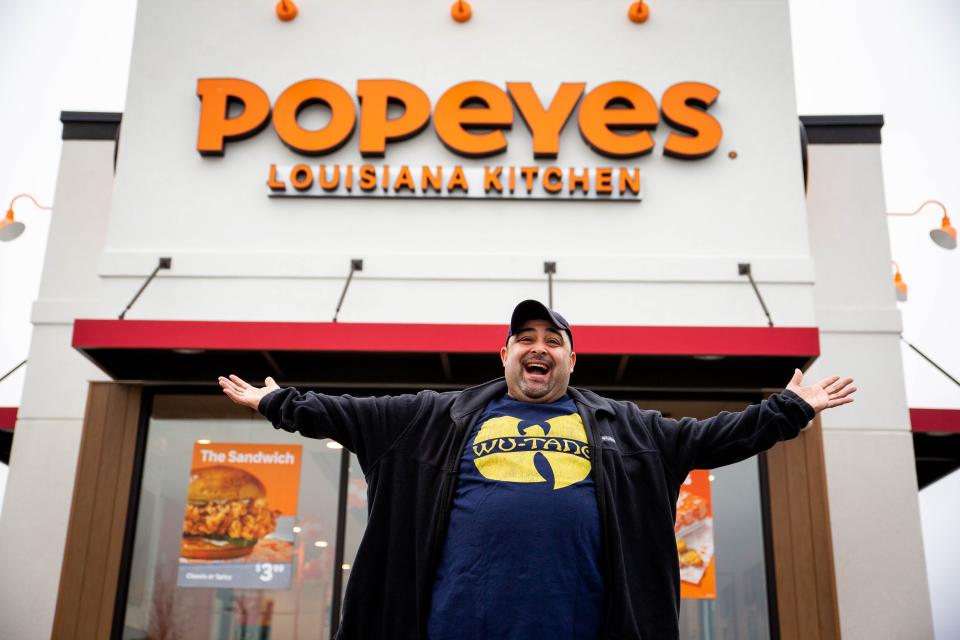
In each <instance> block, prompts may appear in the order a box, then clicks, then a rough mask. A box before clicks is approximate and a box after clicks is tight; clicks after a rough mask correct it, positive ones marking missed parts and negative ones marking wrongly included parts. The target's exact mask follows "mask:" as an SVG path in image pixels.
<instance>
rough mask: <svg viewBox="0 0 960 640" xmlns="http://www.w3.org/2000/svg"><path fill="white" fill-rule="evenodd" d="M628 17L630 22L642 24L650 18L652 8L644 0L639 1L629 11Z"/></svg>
mask: <svg viewBox="0 0 960 640" xmlns="http://www.w3.org/2000/svg"><path fill="white" fill-rule="evenodd" d="M627 17H628V18H630V22H633V23H635V24H642V23H644V22H646V21H647V19H648V18H649V17H650V7H648V6H647V3H646V2H644V1H643V0H638V2H634V3H633V4H631V5H630V8H629V9H627Z"/></svg>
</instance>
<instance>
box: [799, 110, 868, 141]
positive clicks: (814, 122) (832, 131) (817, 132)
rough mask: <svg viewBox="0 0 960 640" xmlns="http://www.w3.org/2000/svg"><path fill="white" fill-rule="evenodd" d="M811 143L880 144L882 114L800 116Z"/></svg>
mask: <svg viewBox="0 0 960 640" xmlns="http://www.w3.org/2000/svg"><path fill="white" fill-rule="evenodd" d="M800 122H801V123H802V124H803V127H804V129H806V131H807V142H808V143H809V144H880V142H881V140H880V129H881V128H883V116H882V115H863V116H800Z"/></svg>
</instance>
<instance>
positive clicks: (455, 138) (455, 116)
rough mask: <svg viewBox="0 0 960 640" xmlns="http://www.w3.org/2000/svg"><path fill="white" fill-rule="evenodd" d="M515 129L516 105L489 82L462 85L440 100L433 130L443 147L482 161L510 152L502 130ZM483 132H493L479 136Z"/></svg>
mask: <svg viewBox="0 0 960 640" xmlns="http://www.w3.org/2000/svg"><path fill="white" fill-rule="evenodd" d="M512 126H513V106H512V105H511V104H510V98H508V97H507V94H505V93H504V92H503V90H502V89H500V88H498V87H496V86H494V85H492V84H490V83H489V82H462V83H460V84H458V85H455V86H453V87H450V88H449V89H447V91H446V93H444V94H443V95H442V96H440V99H439V100H437V106H436V109H435V110H434V113H433V128H434V129H436V131H437V136H438V137H439V138H440V141H441V142H443V144H444V145H445V146H446V147H447V148H448V149H450V150H451V151H453V152H454V153H458V154H460V155H462V156H467V157H471V158H482V157H485V156H492V155H496V154H498V153H502V152H504V151H506V150H507V138H506V136H504V135H503V131H501V129H509V128H510V127H512ZM479 129H490V131H486V132H485V133H477V130H479Z"/></svg>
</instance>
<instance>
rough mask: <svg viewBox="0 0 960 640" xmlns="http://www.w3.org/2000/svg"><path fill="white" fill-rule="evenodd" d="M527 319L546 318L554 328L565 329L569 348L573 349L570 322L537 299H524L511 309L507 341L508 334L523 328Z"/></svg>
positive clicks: (508, 337) (508, 340) (508, 338)
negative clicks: (568, 339)
mask: <svg viewBox="0 0 960 640" xmlns="http://www.w3.org/2000/svg"><path fill="white" fill-rule="evenodd" d="M528 320H546V321H547V322H549V323H551V324H552V325H553V326H554V327H555V328H557V329H560V330H562V331H565V332H566V333H567V337H569V338H570V350H571V351H573V332H572V331H570V323H569V322H567V320H566V318H564V317H563V316H562V315H560V314H559V313H557V312H556V311H554V310H553V309H548V308H547V306H546V305H545V304H543V303H542V302H540V301H539V300H524V301H523V302H521V303H520V304H518V305H517V306H516V307H515V308H514V309H513V315H512V316H510V330H509V331H508V332H507V342H510V336H512V335H514V334H516V333H518V332H519V331H520V330H521V329H523V325H524V324H526V323H527V321H528Z"/></svg>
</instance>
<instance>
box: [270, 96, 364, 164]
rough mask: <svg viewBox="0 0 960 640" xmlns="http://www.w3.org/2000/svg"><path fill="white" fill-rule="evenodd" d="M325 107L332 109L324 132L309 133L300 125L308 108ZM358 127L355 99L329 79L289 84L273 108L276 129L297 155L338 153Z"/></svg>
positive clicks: (321, 130) (322, 130)
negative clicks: (302, 115)
mask: <svg viewBox="0 0 960 640" xmlns="http://www.w3.org/2000/svg"><path fill="white" fill-rule="evenodd" d="M314 104H322V105H325V106H326V107H328V108H329V109H330V114H331V115H330V121H329V122H328V123H327V126H325V127H324V128H323V129H320V130H318V131H310V130H307V129H304V128H303V127H301V126H300V123H299V122H297V116H298V115H299V114H300V112H301V111H302V110H304V109H306V108H307V107H309V106H311V105H314ZM356 124H357V114H356V111H354V108H353V98H351V97H350V94H349V93H347V92H346V91H344V90H343V89H342V88H341V87H340V85H338V84H334V83H333V82H328V81H327V80H304V81H302V82H298V83H296V84H294V85H290V87H288V88H287V90H286V91H284V92H283V93H281V94H280V97H279V98H277V103H276V104H275V105H274V107H273V128H274V129H275V130H276V132H277V135H278V136H280V139H281V140H283V143H284V144H285V145H287V146H288V147H290V148H291V149H293V150H294V151H296V152H298V153H302V154H304V155H308V156H319V155H323V154H325V153H330V152H331V151H336V150H337V149H339V148H340V147H342V146H343V145H344V143H346V141H347V140H349V139H350V135H351V134H352V133H353V129H354V127H355V126H356Z"/></svg>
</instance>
